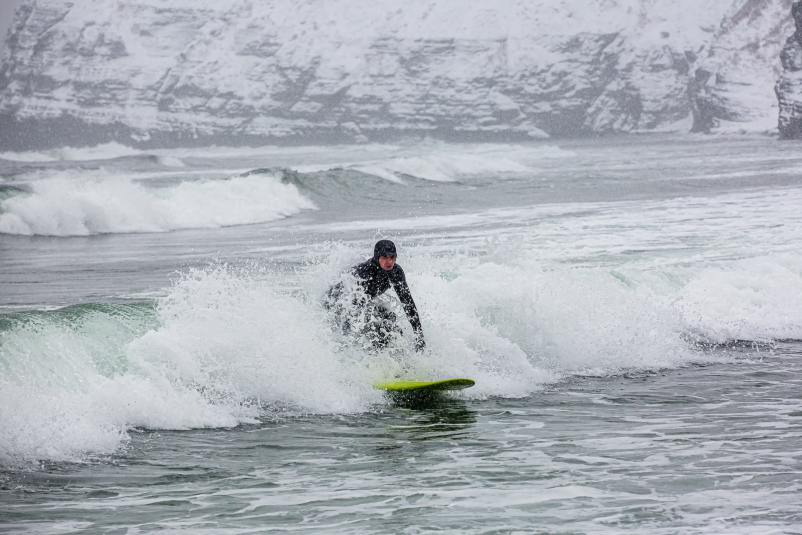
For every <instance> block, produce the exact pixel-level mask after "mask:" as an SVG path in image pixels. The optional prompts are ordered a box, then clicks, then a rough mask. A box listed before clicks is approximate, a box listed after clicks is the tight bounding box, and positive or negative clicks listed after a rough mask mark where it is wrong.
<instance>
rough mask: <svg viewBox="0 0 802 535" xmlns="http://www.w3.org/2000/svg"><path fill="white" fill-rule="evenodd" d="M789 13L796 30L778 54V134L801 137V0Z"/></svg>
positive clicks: (792, 137)
mask: <svg viewBox="0 0 802 535" xmlns="http://www.w3.org/2000/svg"><path fill="white" fill-rule="evenodd" d="M791 13H792V15H793V18H794V21H795V25H796V31H795V32H794V34H793V35H792V36H790V37H789V38H788V40H787V41H786V42H785V46H784V47H783V50H782V53H781V54H780V59H781V61H782V66H783V73H782V76H780V79H779V81H778V82H777V86H776V88H775V91H776V93H777V100H778V101H779V104H780V120H779V130H780V136H781V137H783V138H785V139H799V138H802V1H797V2H794V4H793V7H792V9H791Z"/></svg>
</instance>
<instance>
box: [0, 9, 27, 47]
mask: <svg viewBox="0 0 802 535" xmlns="http://www.w3.org/2000/svg"><path fill="white" fill-rule="evenodd" d="M21 3H22V0H0V58H2V54H3V51H4V50H5V48H6V37H7V36H8V33H7V32H8V27H9V26H11V20H12V19H13V18H14V10H15V9H17V6H18V5H20V4H21Z"/></svg>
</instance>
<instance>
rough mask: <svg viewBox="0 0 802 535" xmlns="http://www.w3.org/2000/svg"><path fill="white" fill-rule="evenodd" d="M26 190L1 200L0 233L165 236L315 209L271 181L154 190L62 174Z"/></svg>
mask: <svg viewBox="0 0 802 535" xmlns="http://www.w3.org/2000/svg"><path fill="white" fill-rule="evenodd" d="M29 188H30V192H29V193H28V194H24V193H21V194H18V195H14V196H11V197H8V198H5V199H3V200H0V233H6V234H22V235H28V236H31V235H46V236H87V235H91V234H104V233H123V232H166V231H171V230H179V229H189V228H215V227H224V226H231V225H244V224H252V223H262V222H265V221H273V220H276V219H281V218H284V217H288V216H292V215H294V214H297V213H299V212H300V211H301V210H309V209H314V208H315V205H314V203H313V202H312V201H311V200H309V199H308V198H306V197H304V196H303V195H302V194H301V193H300V192H299V191H298V188H296V187H295V186H294V185H292V184H283V183H282V182H281V180H280V177H278V176H275V175H272V174H252V175H241V176H235V177H232V178H229V179H226V180H198V181H184V182H181V183H179V184H178V185H174V186H168V187H161V188H153V187H147V186H145V185H143V184H141V183H138V182H135V181H133V180H131V179H129V178H122V177H104V176H95V177H91V176H87V173H83V174H82V175H81V176H72V175H70V174H69V173H67V172H62V173H61V174H60V175H58V176H54V177H49V178H43V179H39V180H35V181H32V182H30V185H29Z"/></svg>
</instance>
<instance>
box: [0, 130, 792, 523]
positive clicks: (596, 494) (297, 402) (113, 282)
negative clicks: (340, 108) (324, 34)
mask: <svg viewBox="0 0 802 535" xmlns="http://www.w3.org/2000/svg"><path fill="white" fill-rule="evenodd" d="M800 171H802V155H800V154H799V152H798V151H797V150H796V147H795V145H793V144H790V143H784V142H779V141H777V140H776V139H773V138H770V137H766V136H719V137H710V136H682V137H680V136H673V135H649V136H636V137H628V138H620V139H619V138H613V139H606V140H605V139H594V140H573V141H555V140H542V141H532V142H527V143H506V144H505V143H495V144H490V143H486V144H470V143H464V144H451V143H444V142H440V141H435V140H430V139H411V140H408V141H403V142H398V143H395V144H363V145H344V146H320V147H275V146H267V147H204V148H185V149H160V150H141V149H135V148H131V147H126V146H124V145H120V144H116V143H111V144H107V145H100V146H96V147H64V148H62V149H57V150H49V151H41V152H3V153H0V281H2V283H0V532H8V533H18V532H29V533H68V532H76V531H86V532H98V533H102V532H112V531H115V530H120V531H127V532H151V531H162V532H168V533H245V532H254V531H256V532H273V531H276V532H279V531H288V530H295V531H299V532H314V533H317V532H326V533H354V532H359V533H386V532H388V531H389V532H394V533H396V532H399V533H400V532H404V533H420V532H424V531H430V530H438V529H439V530H443V531H448V532H460V533H490V532H493V533H516V532H533V531H538V532H539V531H543V532H549V533H618V532H637V533H658V534H659V533H678V532H682V533H750V534H754V533H794V532H798V531H799V530H800V529H802V502H800V500H799V499H798V495H799V491H800V484H799V481H800V480H802V479H801V478H800V476H802V457H800V454H799V452H800V446H802V419H800V418H802V395H801V394H800V391H801V390H800V386H802V367H800V364H799V358H800V355H802V343H800V340H802V253H800V251H802V212H800V210H799V207H800V206H802V178H801V177H802V174H800ZM382 238H389V239H392V240H394V241H395V242H396V244H397V245H398V248H399V258H398V263H399V264H401V265H402V266H403V268H404V270H405V272H406V274H407V279H408V282H409V284H410V288H411V291H412V294H413V296H414V298H415V300H416V303H417V306H418V309H419V311H420V313H421V319H422V323H423V329H424V332H425V335H426V340H427V350H426V351H425V352H424V353H422V354H415V353H414V352H409V351H406V350H404V348H405V347H407V346H405V345H404V343H405V342H409V341H410V340H411V329H410V327H409V325H408V324H407V323H406V321H405V320H403V321H402V327H403V328H404V331H405V336H406V338H407V340H402V341H401V345H400V346H399V347H398V348H391V350H387V351H379V352H375V351H367V350H365V349H364V348H363V347H360V346H358V345H354V344H352V343H349V342H348V340H346V339H344V338H343V336H342V335H341V333H339V332H338V331H337V330H336V329H333V328H332V324H331V322H330V319H329V317H328V313H327V311H326V309H325V307H324V306H323V296H324V294H325V292H326V290H327V289H328V287H329V286H330V285H331V284H332V283H333V282H334V281H336V280H338V277H340V276H341V274H342V273H343V272H344V271H345V270H347V268H348V267H350V266H352V265H354V264H356V263H358V262H361V261H363V260H364V259H365V258H367V257H368V256H370V254H371V253H370V252H371V250H372V246H373V243H374V242H375V241H376V240H378V239H382ZM383 299H384V300H385V302H386V303H387V305H388V306H390V307H394V308H395V310H396V311H397V312H398V314H399V317H403V312H401V310H400V305H399V304H398V302H397V300H396V299H395V297H394V295H387V296H385V298H383ZM404 374H406V375H407V376H410V377H412V376H414V377H416V378H431V379H435V378H441V377H452V376H466V377H471V378H473V379H474V380H476V386H475V387H474V388H471V389H469V390H466V391H464V392H462V393H460V394H456V395H453V396H451V397H449V398H447V399H445V400H442V401H440V402H438V403H436V404H433V405H431V406H427V407H423V408H409V407H403V406H397V405H394V404H392V403H391V402H390V400H388V399H386V398H384V397H383V396H382V394H381V393H380V392H378V391H377V390H375V389H373V388H372V387H371V385H372V384H373V383H374V382H377V381H381V380H383V379H387V378H389V377H394V376H398V375H404Z"/></svg>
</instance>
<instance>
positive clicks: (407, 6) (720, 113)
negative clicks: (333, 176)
mask: <svg viewBox="0 0 802 535" xmlns="http://www.w3.org/2000/svg"><path fill="white" fill-rule="evenodd" d="M790 5H791V4H790V0H560V1H558V0H529V1H524V0H497V1H495V2H493V3H492V4H491V3H488V2H482V1H468V0H438V1H436V2H435V1H432V0H408V1H407V2H403V3H398V2H395V1H391V0H371V1H364V2H362V1H357V0H328V1H326V2H319V1H315V0H273V1H255V0H70V1H66V0H26V1H25V2H24V3H23V5H22V6H21V7H20V8H19V9H18V10H17V14H16V18H15V20H14V23H13V27H12V30H11V32H10V33H9V38H8V41H7V45H6V51H5V56H4V59H3V66H2V69H1V70H0V148H4V149H23V148H43V147H49V146H56V145H64V144H72V145H76V144H81V145H85V144H87V143H95V142H103V141H111V140H116V141H119V142H123V143H126V144H140V145H163V144H170V145H175V144H179V145H183V144H204V143H212V142H214V143H226V144H231V143H253V142H288V143H303V142H323V141H364V140H366V139H371V140H381V139H387V138H391V137H396V136H403V135H406V134H415V135H419V134H428V135H431V136H435V137H444V138H449V139H504V138H506V139H514V138H528V137H542V136H544V135H557V136H568V135H584V134H596V133H598V134H604V133H618V132H638V131H655V130H656V131H661V130H677V131H691V130H694V131H709V130H717V129H718V130H721V129H725V130H726V129H736V130H737V129H746V130H763V131H765V130H770V129H772V128H774V127H775V125H776V118H777V103H776V102H777V101H776V99H775V97H774V93H773V90H772V88H773V85H774V80H776V79H777V77H778V76H779V74H780V70H781V69H780V63H779V59H778V58H779V52H780V50H781V48H782V45H783V43H784V40H785V37H786V36H787V35H788V33H790V31H791V28H792V27H793V20H792V19H791V17H790Z"/></svg>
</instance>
